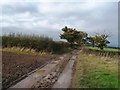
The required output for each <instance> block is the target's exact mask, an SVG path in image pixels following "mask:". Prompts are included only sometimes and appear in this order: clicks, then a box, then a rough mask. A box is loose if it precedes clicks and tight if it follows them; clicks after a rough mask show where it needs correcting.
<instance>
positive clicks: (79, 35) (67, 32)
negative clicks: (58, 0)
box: [60, 26, 87, 46]
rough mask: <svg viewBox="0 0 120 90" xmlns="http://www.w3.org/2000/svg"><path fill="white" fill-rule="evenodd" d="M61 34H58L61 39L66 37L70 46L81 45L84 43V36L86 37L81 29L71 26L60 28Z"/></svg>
mask: <svg viewBox="0 0 120 90" xmlns="http://www.w3.org/2000/svg"><path fill="white" fill-rule="evenodd" d="M62 31H63V32H64V33H63V34H60V38H61V39H66V40H67V42H68V43H70V45H71V46H73V45H74V46H75V45H82V44H83V43H85V38H86V37H87V33H86V32H83V31H77V30H76V29H73V28H68V27H67V26H65V27H64V28H62Z"/></svg>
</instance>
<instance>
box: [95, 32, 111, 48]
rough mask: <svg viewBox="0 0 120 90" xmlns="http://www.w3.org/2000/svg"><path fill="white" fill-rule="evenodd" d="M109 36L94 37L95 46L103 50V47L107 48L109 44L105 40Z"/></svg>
mask: <svg viewBox="0 0 120 90" xmlns="http://www.w3.org/2000/svg"><path fill="white" fill-rule="evenodd" d="M108 37H109V35H107V34H101V35H96V36H95V37H94V38H93V40H94V41H95V44H96V45H97V47H98V48H100V49H101V50H103V48H104V47H106V46H107V44H109V43H110V42H109V41H108V40H107V38H108Z"/></svg>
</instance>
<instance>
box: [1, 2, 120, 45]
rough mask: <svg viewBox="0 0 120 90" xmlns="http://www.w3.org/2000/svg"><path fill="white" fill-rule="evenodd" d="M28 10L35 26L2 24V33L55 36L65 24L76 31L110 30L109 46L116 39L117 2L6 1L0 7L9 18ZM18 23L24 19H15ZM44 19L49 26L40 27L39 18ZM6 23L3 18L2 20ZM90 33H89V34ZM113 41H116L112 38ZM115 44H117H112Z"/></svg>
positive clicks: (56, 36)
mask: <svg viewBox="0 0 120 90" xmlns="http://www.w3.org/2000/svg"><path fill="white" fill-rule="evenodd" d="M25 12H29V13H30V15H31V16H32V17H35V18H34V20H33V21H28V23H31V24H30V26H31V25H32V24H33V23H37V22H39V21H41V22H40V23H39V24H38V27H33V28H31V29H30V30H28V29H27V28H26V27H22V28H20V27H4V29H3V33H7V32H23V33H35V34H41V35H42V34H44V35H48V36H50V37H53V38H54V39H55V40H60V39H59V34H60V33H61V28H62V26H63V27H64V26H65V25H68V26H70V27H73V28H77V29H78V30H83V31H86V32H88V33H90V34H91V33H93V32H97V31H98V30H99V31H101V32H102V30H104V29H105V30H106V31H108V32H109V31H110V32H112V34H113V36H112V37H111V38H110V40H111V45H113V44H114V45H115V42H117V19H118V18H117V14H118V12H117V3H114V2H113V3H112V2H111V3H110V2H109V3H101V4H100V5H98V6H96V7H93V8H89V7H88V6H87V5H85V3H78V2H77V3H68V2H66V3H37V2H34V3H24V4H8V5H4V6H3V14H4V15H7V16H9V17H12V16H13V17H14V15H15V14H18V15H19V14H20V13H25ZM14 20H15V21H16V23H18V24H19V25H21V24H22V23H25V22H26V23H27V21H25V20H21V21H17V20H16V17H15V18H14ZM45 20H46V21H47V22H48V24H49V25H46V26H44V27H40V26H39V25H40V24H42V22H43V21H45ZM6 22H7V21H6ZM54 24H57V25H58V26H59V27H60V28H59V29H58V28H56V29H55V28H54V29H53V28H51V27H50V25H54ZM91 35H92V34H91ZM114 40H116V41H114ZM116 45H117V44H116Z"/></svg>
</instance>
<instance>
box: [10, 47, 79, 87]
mask: <svg viewBox="0 0 120 90" xmlns="http://www.w3.org/2000/svg"><path fill="white" fill-rule="evenodd" d="M79 51H80V50H79V49H78V50H74V51H73V52H72V53H71V54H67V55H63V56H61V57H59V59H57V60H53V61H52V62H51V63H48V64H47V65H46V66H44V67H43V68H41V69H38V70H36V71H35V72H34V73H32V74H31V75H29V76H28V77H27V78H25V79H23V80H22V81H20V82H18V83H17V84H16V85H14V86H12V87H11V88H41V87H43V88H46V87H47V88H50V87H51V88H68V87H69V85H70V83H71V79H72V73H73V71H72V68H73V65H74V62H75V60H76V58H77V55H78V53H79ZM65 63H66V64H65ZM63 67H64V68H63ZM41 85H43V86H41Z"/></svg>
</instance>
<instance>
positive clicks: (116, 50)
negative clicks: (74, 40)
mask: <svg viewBox="0 0 120 90" xmlns="http://www.w3.org/2000/svg"><path fill="white" fill-rule="evenodd" d="M86 48H89V49H94V50H100V49H99V48H98V47H94V48H93V47H91V46H86ZM104 51H114V52H118V49H115V48H108V47H106V48H104Z"/></svg>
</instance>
